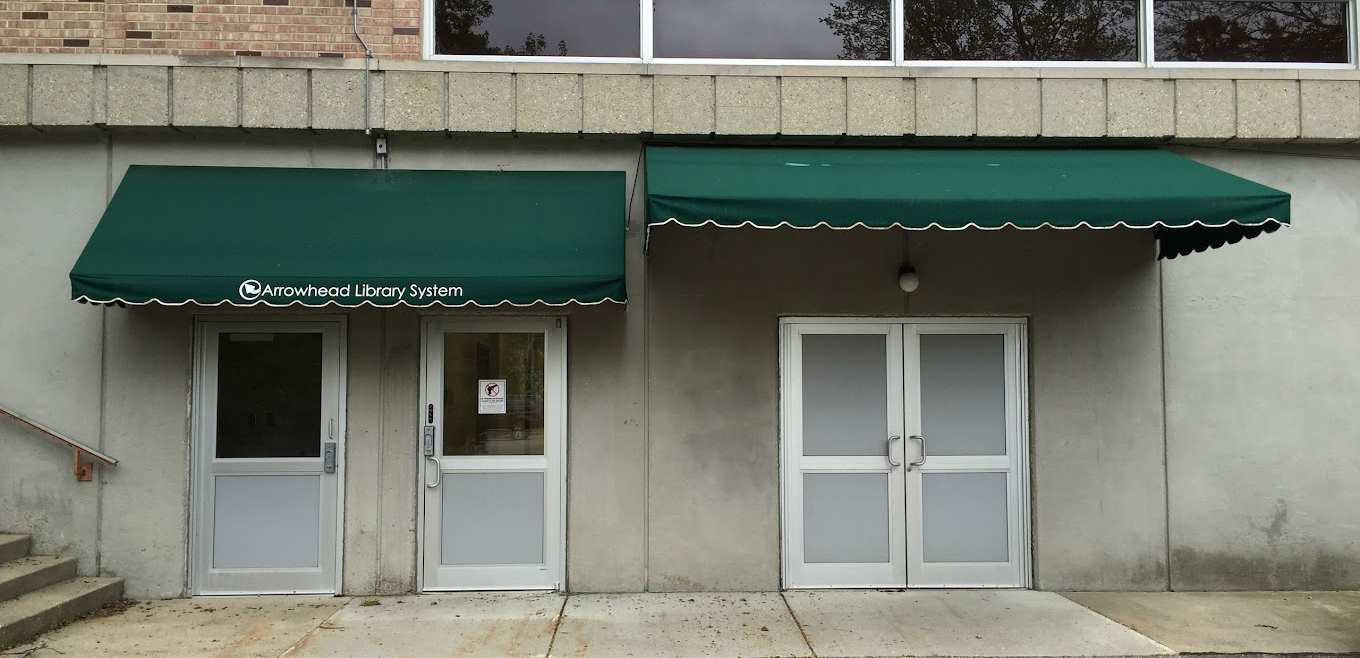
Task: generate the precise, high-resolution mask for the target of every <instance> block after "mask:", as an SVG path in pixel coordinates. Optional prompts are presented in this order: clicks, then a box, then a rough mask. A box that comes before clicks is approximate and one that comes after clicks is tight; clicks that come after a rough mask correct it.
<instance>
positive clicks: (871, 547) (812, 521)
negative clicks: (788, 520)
mask: <svg viewBox="0 0 1360 658" xmlns="http://www.w3.org/2000/svg"><path fill="white" fill-rule="evenodd" d="M888 527H889V521H888V474H887V473H805V474H804V475H803V561H804V562H808V563H814V562H833V563H843V562H871V563H881V562H891V561H892V560H891V558H890V556H889V555H888V551H889V543H888Z"/></svg>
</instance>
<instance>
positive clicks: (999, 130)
mask: <svg viewBox="0 0 1360 658" xmlns="http://www.w3.org/2000/svg"><path fill="white" fill-rule="evenodd" d="M977 104H978V108H977V113H978V114H977V122H978V126H977V132H978V134H979V135H982V136H984V137H1037V136H1038V135H1039V131H1040V129H1041V124H1042V115H1041V108H1042V106H1041V105H1040V103H1039V81H1038V80H1037V79H1032V80H1029V79H1024V78H980V79H979V80H978V81H977Z"/></svg>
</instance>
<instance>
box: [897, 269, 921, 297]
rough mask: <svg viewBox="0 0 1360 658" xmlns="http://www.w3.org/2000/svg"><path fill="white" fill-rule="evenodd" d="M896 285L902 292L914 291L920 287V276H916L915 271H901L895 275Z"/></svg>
mask: <svg viewBox="0 0 1360 658" xmlns="http://www.w3.org/2000/svg"><path fill="white" fill-rule="evenodd" d="M897 287H898V288H901V289H902V292H916V289H917V288H920V287H921V277H919V276H916V273H915V272H903V273H901V274H899V275H897Z"/></svg>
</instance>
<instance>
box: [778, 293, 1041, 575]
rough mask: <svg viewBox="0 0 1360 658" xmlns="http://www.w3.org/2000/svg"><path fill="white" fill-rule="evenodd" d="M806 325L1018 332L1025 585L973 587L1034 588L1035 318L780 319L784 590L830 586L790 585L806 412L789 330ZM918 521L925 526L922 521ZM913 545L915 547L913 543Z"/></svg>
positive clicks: (1018, 438) (909, 378)
mask: <svg viewBox="0 0 1360 658" xmlns="http://www.w3.org/2000/svg"><path fill="white" fill-rule="evenodd" d="M800 324H821V325H827V324H844V325H860V324H873V325H882V324H889V325H893V324H897V325H913V324H915V325H973V326H977V327H985V326H987V325H1009V326H1010V327H1012V328H1013V331H1014V332H1015V334H1016V339H1015V346H1016V349H1015V357H1014V363H1008V364H1006V366H1007V370H1008V371H1009V370H1010V369H1011V368H1014V373H1015V382H1016V390H1015V391H1014V395H1015V404H1016V410H1015V411H1016V415H1015V421H1014V422H1015V424H1016V428H1015V429H1016V433H1017V436H1016V442H1017V444H1018V449H1017V451H1016V456H1015V457H1016V466H1015V473H1016V476H1017V477H1018V478H1019V482H1017V486H1016V491H1017V497H1018V499H1019V500H1018V502H1019V503H1020V504H1019V505H1018V508H1019V509H1018V510H1016V513H1015V516H1017V517H1018V520H1017V521H1016V522H1017V526H1016V528H1017V530H1018V533H1017V534H1018V540H1017V543H1018V544H1019V546H1020V554H1019V555H1018V556H1017V558H1018V561H1019V567H1020V580H1021V584H1020V586H1019V587H1014V586H1010V585H991V586H969V587H970V588H973V589H1028V588H1031V587H1033V582H1034V568H1033V544H1032V539H1031V536H1032V527H1031V507H1032V504H1033V501H1032V499H1031V495H1030V480H1031V477H1032V474H1031V472H1030V465H1029V457H1030V454H1029V451H1030V443H1029V429H1030V411H1029V380H1030V377H1029V320H1028V318H1025V317H1018V316H956V317H950V316H921V317H912V316H853V317H852V316H788V317H781V318H779V520H780V532H779V534H780V537H779V540H780V541H779V546H780V585H781V587H782V588H783V589H821V588H825V586H806V585H799V586H796V587H795V586H791V585H790V584H789V583H790V575H791V571H792V569H793V566H794V565H793V564H792V560H791V559H790V556H792V555H794V554H795V553H794V550H795V548H796V547H795V546H793V543H794V542H795V541H796V540H797V538H796V537H795V536H794V534H793V533H792V532H791V530H792V529H794V528H801V527H802V526H801V523H800V522H797V520H795V519H793V518H792V515H793V514H794V513H795V510H794V505H793V499H792V498H791V495H792V493H793V492H794V490H795V489H798V488H799V487H797V486H796V484H794V483H791V482H790V476H791V475H792V473H791V468H792V467H793V465H794V464H795V463H796V458H797V457H799V456H798V455H794V454H792V450H793V448H794V446H793V445H792V443H793V442H792V441H791V440H790V438H789V432H790V428H792V427H793V426H794V423H797V422H799V421H798V419H797V418H795V417H794V413H795V410H798V409H801V406H800V405H799V404H798V401H797V400H794V399H793V393H794V390H793V389H794V387H793V386H791V385H790V384H791V381H792V378H793V377H794V376H795V374H794V373H793V372H792V368H791V365H792V364H793V363H794V354H793V350H794V347H795V345H794V337H795V336H796V335H797V334H796V333H795V332H793V331H791V330H790V329H789V326H790V325H800ZM900 333H901V334H902V335H905V334H906V333H907V332H905V331H904V332H900ZM890 353H891V350H890ZM890 370H891V368H890ZM904 374H906V373H904ZM905 378H906V380H907V382H906V383H905V384H904V389H911V388H912V382H916V383H917V384H919V372H918V373H916V374H914V375H907V376H906V377H905ZM912 392H913V391H911V390H906V393H907V394H911V393H912ZM918 418H919V414H918ZM909 420H910V419H908V421H909ZM901 458H902V459H903V461H905V460H906V455H902V456H901ZM907 507H908V511H910V509H911V508H914V507H919V505H913V504H912V503H911V502H910V501H908V503H907ZM917 522H918V523H919V520H918V521H917ZM903 523H911V520H910V519H903ZM907 541H908V543H910V539H908V540H907ZM908 563H910V560H908ZM906 585H907V587H908V588H913V585H912V583H911V582H910V580H908V581H907V582H906ZM929 587H930V586H927V588H929ZM935 587H940V586H935Z"/></svg>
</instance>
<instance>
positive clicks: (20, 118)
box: [0, 64, 28, 126]
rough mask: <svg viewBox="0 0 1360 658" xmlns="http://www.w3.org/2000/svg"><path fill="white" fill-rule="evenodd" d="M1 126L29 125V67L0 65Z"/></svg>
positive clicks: (24, 65) (23, 65)
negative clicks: (1, 90) (2, 91)
mask: <svg viewBox="0 0 1360 658" xmlns="http://www.w3.org/2000/svg"><path fill="white" fill-rule="evenodd" d="M0 89H4V90H6V91H5V93H3V94H0V126H16V125H22V124H25V123H28V65H26V64H2V65H0Z"/></svg>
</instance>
